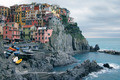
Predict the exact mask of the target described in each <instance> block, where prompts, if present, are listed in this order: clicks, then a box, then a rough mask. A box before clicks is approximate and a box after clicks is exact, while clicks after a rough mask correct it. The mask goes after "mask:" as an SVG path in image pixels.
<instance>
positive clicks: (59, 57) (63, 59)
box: [48, 52, 77, 67]
mask: <svg viewBox="0 0 120 80" xmlns="http://www.w3.org/2000/svg"><path fill="white" fill-rule="evenodd" d="M48 61H50V63H51V64H52V65H53V66H54V67H56V66H65V65H68V64H71V63H74V62H77V60H76V59H75V58H74V57H72V56H71V55H68V54H65V53H63V52H58V53H56V54H54V55H52V56H51V57H49V60H48Z"/></svg>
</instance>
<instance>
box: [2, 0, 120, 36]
mask: <svg viewBox="0 0 120 80" xmlns="http://www.w3.org/2000/svg"><path fill="white" fill-rule="evenodd" d="M31 2H37V3H49V4H58V5H60V7H65V8H67V9H69V10H70V11H71V15H70V16H72V17H74V20H75V21H76V22H77V23H78V25H79V27H80V29H81V30H82V32H83V34H84V36H85V37H113V38H114V37H120V33H119V32H120V6H119V4H120V0H64V1H63V0H3V1H1V3H2V4H3V5H6V6H10V5H13V4H18V3H19V4H23V3H31ZM101 32H102V33H101Z"/></svg>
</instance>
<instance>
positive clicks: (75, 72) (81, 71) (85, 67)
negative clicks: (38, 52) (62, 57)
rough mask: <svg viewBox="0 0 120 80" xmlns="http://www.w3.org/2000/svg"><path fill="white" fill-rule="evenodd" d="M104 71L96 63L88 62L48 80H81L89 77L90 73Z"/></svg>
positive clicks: (52, 76)
mask: <svg viewBox="0 0 120 80" xmlns="http://www.w3.org/2000/svg"><path fill="white" fill-rule="evenodd" d="M101 69H103V68H102V67H100V66H99V65H97V63H96V62H95V61H92V62H90V61H89V60H86V61H85V62H84V63H82V64H80V65H78V66H75V67H74V68H73V69H71V70H67V71H66V72H65V73H62V74H53V75H51V76H50V77H49V79H48V80H80V79H81V78H82V77H84V76H87V75H88V74H89V73H91V72H94V71H99V70H101Z"/></svg>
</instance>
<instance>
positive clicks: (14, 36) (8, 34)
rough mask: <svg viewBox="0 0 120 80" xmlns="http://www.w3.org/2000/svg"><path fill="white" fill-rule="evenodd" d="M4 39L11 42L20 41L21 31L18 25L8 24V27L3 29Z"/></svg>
mask: <svg viewBox="0 0 120 80" xmlns="http://www.w3.org/2000/svg"><path fill="white" fill-rule="evenodd" d="M3 39H8V40H11V41H13V40H14V41H16V40H19V39H20V31H19V26H18V24H17V23H15V22H9V23H6V26H4V27H3Z"/></svg>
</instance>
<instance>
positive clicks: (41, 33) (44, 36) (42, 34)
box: [35, 27, 53, 43]
mask: <svg viewBox="0 0 120 80" xmlns="http://www.w3.org/2000/svg"><path fill="white" fill-rule="evenodd" d="M52 32H53V30H52V29H46V27H38V29H37V32H36V33H35V41H37V42H41V43H47V42H49V38H50V37H51V35H52Z"/></svg>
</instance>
